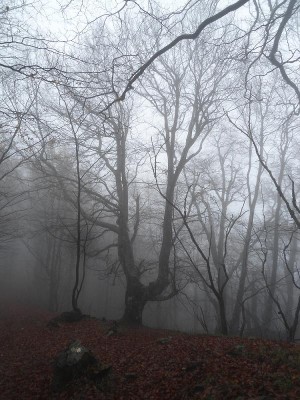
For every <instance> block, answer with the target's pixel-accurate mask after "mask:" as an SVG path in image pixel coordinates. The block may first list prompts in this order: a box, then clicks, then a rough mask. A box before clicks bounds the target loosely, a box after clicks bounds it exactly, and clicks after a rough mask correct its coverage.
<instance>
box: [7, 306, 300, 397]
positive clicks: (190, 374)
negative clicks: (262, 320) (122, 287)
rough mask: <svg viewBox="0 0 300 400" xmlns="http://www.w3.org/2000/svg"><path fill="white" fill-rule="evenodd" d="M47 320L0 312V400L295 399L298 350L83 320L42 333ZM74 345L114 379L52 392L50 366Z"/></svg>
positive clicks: (299, 380)
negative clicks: (112, 326) (112, 328)
mask: <svg viewBox="0 0 300 400" xmlns="http://www.w3.org/2000/svg"><path fill="white" fill-rule="evenodd" d="M53 316H54V315H53V314H50V313H45V312H42V311H37V310H32V309H29V308H25V307H20V306H12V305H10V306H4V305H2V307H1V310H0V386H1V395H0V397H1V396H2V397H1V398H3V399H7V400H13V399H16V400H17V399H23V400H27V399H45V400H46V399H47V400H48V399H75V400H77V399H83V400H84V399H118V400H122V399H132V400H134V399H145V400H150V399H153V400H154V399H166V400H168V399H174V400H180V399H206V400H217V399H235V400H246V399H256V400H258V399H259V400H263V399H265V400H266V399H299V398H300V349H299V347H298V346H296V345H291V344H286V343H279V342H275V341H263V340H256V339H240V338H233V337H228V338H227V337H213V336H203V335H187V334H183V333H178V332H171V331H162V330H154V329H147V328H140V329H129V328H121V329H119V331H118V333H117V334H115V335H111V336H108V335H107V330H108V329H109V323H103V322H101V321H98V320H96V319H86V320H82V321H80V322H75V323H72V324H67V323H65V324H61V325H60V327H58V328H50V327H47V322H48V321H49V320H50V319H51V318H52V317H53ZM75 339H78V340H80V341H81V343H82V344H83V345H84V346H86V347H88V348H89V349H90V350H91V351H92V352H93V354H94V355H95V356H96V357H97V358H98V359H99V360H100V361H101V363H103V364H105V365H111V366H112V371H113V372H112V376H111V377H110V378H109V379H108V380H107V381H106V382H104V383H103V385H101V384H100V385H98V386H97V385H96V384H94V383H93V382H88V381H84V380H81V381H76V382H74V383H73V384H71V385H69V386H68V387H67V388H66V389H65V390H64V391H62V392H61V393H53V392H52V391H51V381H52V376H53V360H54V359H55V357H56V356H57V354H58V353H60V352H61V351H63V350H64V349H65V348H66V347H67V345H68V344H69V343H70V341H72V340H75Z"/></svg>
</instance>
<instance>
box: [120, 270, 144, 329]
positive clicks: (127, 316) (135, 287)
mask: <svg viewBox="0 0 300 400" xmlns="http://www.w3.org/2000/svg"><path fill="white" fill-rule="evenodd" d="M146 303H147V290H146V287H145V286H144V285H143V284H141V283H140V282H139V280H138V279H137V278H134V277H128V278H127V290H126V295H125V311H124V315H123V317H122V322H123V323H125V324H127V325H133V326H138V325H142V324H143V311H144V307H145V305H146Z"/></svg>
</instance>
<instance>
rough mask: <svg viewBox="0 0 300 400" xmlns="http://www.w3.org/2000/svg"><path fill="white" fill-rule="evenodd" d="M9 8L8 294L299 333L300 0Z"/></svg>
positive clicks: (1, 130) (219, 327) (67, 306)
mask: <svg viewBox="0 0 300 400" xmlns="http://www.w3.org/2000/svg"><path fill="white" fill-rule="evenodd" d="M11 3H12V4H11V5H9V6H8V7H3V8H0V38H1V40H0V54H1V63H0V74H1V83H0V85H1V90H0V93H1V104H0V224H1V229H0V232H1V233H0V255H1V257H0V298H2V300H6V301H11V302H19V303H26V304H30V305H33V306H36V307H40V308H42V309H47V310H49V311H52V312H55V313H58V312H62V311H66V310H73V311H74V312H75V313H84V314H88V315H91V316H95V317H97V318H105V319H109V320H121V321H122V322H124V323H127V324H130V325H134V326H139V325H142V324H144V325H146V326H150V327H158V328H168V329H173V330H181V331H186V332H193V333H209V334H211V333H213V334H215V333H216V334H223V335H240V336H258V337H268V338H280V339H288V340H295V339H297V338H299V334H300V332H299V323H298V318H299V312H300V275H299V268H298V264H299V232H298V230H299V228H300V208H299V206H298V204H299V202H298V193H299V188H300V186H299V183H300V176H299V161H298V157H299V149H300V146H299V144H300V143H299V135H298V130H299V100H300V86H299V65H298V64H299V54H298V53H299V50H298V48H299V11H298V8H299V7H298V5H297V2H296V3H295V4H294V3H293V2H292V1H291V2H290V3H285V2H283V3H282V4H281V5H279V6H278V7H277V6H276V5H275V3H274V4H273V3H272V2H269V3H267V2H265V1H259V2H258V3H255V4H254V3H253V2H251V1H238V2H237V3H234V5H232V7H229V8H226V7H227V5H226V4H223V3H224V2H221V3H220V4H218V2H214V1H211V2H208V4H207V5H206V6H204V5H203V4H201V3H202V2H199V1H194V2H186V4H185V2H180V3H178V9H176V10H175V9H172V10H171V9H168V10H167V9H166V8H163V5H162V2H157V3H155V4H154V3H152V2H151V1H150V2H146V1H145V2H133V1H132V2H129V1H128V2H114V4H112V5H110V6H109V7H111V8H108V6H107V5H106V2H100V3H99V5H97V7H95V4H94V2H88V3H86V4H85V6H83V5H82V7H80V4H79V3H77V2H76V1H75V0H74V1H71V2H67V3H66V4H60V3H56V2H55V1H53V2H52V3H51V2H50V4H48V5H47V4H45V3H43V2H40V1H38V0H37V1H34V2H33V3H30V4H25V3H23V2H22V1H18V0H14V1H12V2H11ZM271 3H272V4H271ZM292 3H293V4H292ZM93 7H95V8H93ZM222 9H223V10H224V12H223V13H220V11H221V10H222ZM34 10H36V11H37V16H38V17H37V18H36V20H35V21H34V22H32V21H33V16H34V15H35V14H34ZM58 26H59V29H57V27H58Z"/></svg>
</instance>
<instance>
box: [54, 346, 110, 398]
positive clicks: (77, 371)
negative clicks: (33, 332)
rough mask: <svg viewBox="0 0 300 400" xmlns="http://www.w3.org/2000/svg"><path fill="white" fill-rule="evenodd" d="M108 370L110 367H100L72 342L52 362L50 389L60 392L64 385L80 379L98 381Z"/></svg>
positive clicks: (84, 348)
mask: <svg viewBox="0 0 300 400" xmlns="http://www.w3.org/2000/svg"><path fill="white" fill-rule="evenodd" d="M110 370H111V367H110V366H102V365H101V364H100V362H99V361H98V360H97V359H96V358H95V357H94V356H93V354H92V353H91V352H90V351H89V350H88V349H87V348H86V347H84V346H82V345H81V343H80V342H79V341H74V342H72V343H71V344H70V345H69V346H68V348H67V349H66V350H64V351H63V352H62V353H60V354H59V355H58V357H57V358H56V360H55V362H54V376H53V381H52V389H53V390H54V391H60V390H62V389H64V388H65V386H66V385H68V384H70V383H71V382H73V381H75V380H76V379H79V378H82V377H85V378H87V379H91V380H94V381H95V380H96V381H99V380H101V379H102V378H103V377H104V376H106V375H107V374H108V373H109V372H110Z"/></svg>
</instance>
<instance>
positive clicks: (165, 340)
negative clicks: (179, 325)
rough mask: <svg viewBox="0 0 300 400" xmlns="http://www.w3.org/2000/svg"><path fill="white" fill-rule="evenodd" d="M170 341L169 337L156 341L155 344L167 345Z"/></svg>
mask: <svg viewBox="0 0 300 400" xmlns="http://www.w3.org/2000/svg"><path fill="white" fill-rule="evenodd" d="M171 340H172V337H171V336H169V337H166V338H160V339H157V343H159V344H167V343H170V342H171Z"/></svg>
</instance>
